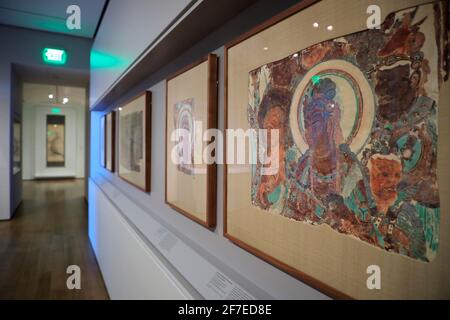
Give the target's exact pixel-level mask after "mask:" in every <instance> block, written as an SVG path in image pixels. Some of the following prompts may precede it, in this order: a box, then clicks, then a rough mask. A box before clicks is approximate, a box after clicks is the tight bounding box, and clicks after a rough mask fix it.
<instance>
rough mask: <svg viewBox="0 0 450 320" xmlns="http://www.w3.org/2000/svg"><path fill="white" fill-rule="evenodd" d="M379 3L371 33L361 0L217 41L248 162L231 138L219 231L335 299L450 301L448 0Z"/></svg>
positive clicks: (228, 117) (304, 10)
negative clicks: (373, 279) (444, 139)
mask: <svg viewBox="0 0 450 320" xmlns="http://www.w3.org/2000/svg"><path fill="white" fill-rule="evenodd" d="M377 4H378V5H379V6H380V8H381V12H382V13H383V14H384V16H383V20H382V21H381V22H382V23H381V25H379V26H378V28H372V29H367V24H366V20H367V14H366V13H365V12H366V9H367V7H368V6H369V5H370V1H359V2H355V1H352V0H342V1H332V0H330V1H326V0H324V1H320V2H318V1H302V2H300V3H299V4H298V5H296V6H294V7H292V8H291V9H290V10H288V11H286V12H284V13H282V14H280V15H279V16H277V17H274V18H273V19H272V20H271V21H268V22H266V23H265V24H263V25H261V26H259V27H258V28H256V29H255V30H253V31H251V32H249V33H248V34H245V35H243V36H242V37H240V38H239V39H237V40H236V41H233V42H232V43H230V44H229V45H227V46H226V50H225V51H226V63H225V64H226V67H225V72H226V81H227V82H226V93H225V97H226V110H225V122H226V125H225V126H226V129H227V130H231V129H234V130H238V129H243V130H244V131H246V132H247V131H248V130H249V132H252V133H255V134H254V135H250V134H249V135H248V136H251V137H253V138H251V139H248V140H249V143H248V146H250V147H249V148H244V149H243V150H237V152H239V151H242V152H243V153H245V155H246V158H247V159H256V160H255V161H253V162H250V161H248V162H247V163H246V164H236V161H235V159H234V157H232V156H231V155H234V153H235V151H236V150H235V149H237V148H238V147H236V145H235V144H232V143H233V141H231V139H230V138H229V137H227V141H226V143H225V146H226V148H227V150H226V151H225V155H226V163H227V165H226V169H225V183H224V190H225V198H224V226H225V230H224V233H225V236H226V237H227V238H228V239H230V240H231V241H232V242H234V243H235V244H237V245H238V246H240V247H242V248H244V249H245V250H248V251H250V252H251V253H253V254H255V255H257V256H258V257H260V258H262V259H264V260H266V261H267V262H269V263H271V264H273V265H274V266H276V267H278V268H280V269H282V270H284V271H286V272H288V273H290V274H291V275H293V276H295V277H297V278H299V279H300V280H302V281H303V282H305V283H307V284H309V285H311V286H313V287H315V288H317V289H319V290H321V291H322V292H324V293H326V294H328V295H330V296H332V297H336V298H356V299H360V298H361V299H395V298H397V299H398V298H405V299H430V298H440V299H442V298H450V286H448V279H449V278H450V269H449V268H448V265H449V264H450V228H449V227H450V217H449V215H448V212H445V213H442V212H441V202H440V201H441V200H442V201H448V200H447V197H445V198H444V197H443V198H441V199H440V197H439V190H440V189H439V188H438V179H439V181H440V184H439V186H440V188H441V189H442V188H444V189H445V190H448V188H449V182H448V181H450V180H449V171H450V170H449V163H448V161H447V163H442V162H439V163H438V161H437V155H438V153H437V150H438V148H437V147H438V136H439V134H438V126H437V124H438V115H439V116H444V117H445V116H446V117H448V112H447V111H442V109H448V107H449V106H448V100H447V101H446V99H442V96H443V95H445V94H447V95H446V96H448V92H449V89H450V88H449V83H448V82H445V79H446V78H447V75H448V70H446V69H447V68H446V67H445V66H446V65H448V64H447V61H446V58H447V51H446V50H447V49H446V48H447V40H446V39H445V38H446V37H447V35H448V26H447V25H445V24H444V23H443V22H445V21H446V20H447V19H444V18H443V17H444V16H445V15H446V14H448V6H447V5H448V2H445V1H437V2H434V3H427V1H396V2H392V1H379V2H377ZM358 17H361V18H358ZM324 22H326V23H327V24H325V25H324ZM440 98H441V99H440ZM440 104H444V105H445V106H444V108H440V109H439V105H440ZM438 109H439V112H438ZM444 113H446V115H445V114H444ZM442 114H444V115H442ZM444 122H445V121H442V124H443V125H444V126H445V127H444V128H442V127H441V126H440V127H439V130H446V131H445V132H449V130H448V128H449V125H448V121H446V122H445V124H444ZM274 136H275V138H274V139H273V137H274ZM263 142H268V143H270V144H269V147H266V145H264V144H263ZM230 146H231V147H230ZM230 149H232V151H233V152H232V153H230V152H229V150H230ZM261 150H262V151H264V152H261ZM440 152H444V154H447V155H448V154H449V147H448V146H447V145H444V144H442V143H441V144H440ZM268 160H270V161H268ZM269 169H271V170H269ZM438 171H439V174H440V175H439V178H438V175H437V172H438ZM443 207H444V208H448V202H447V204H446V205H444V206H443ZM374 266H375V270H380V271H381V274H382V278H381V280H380V288H379V290H371V289H374V288H372V287H371V284H369V281H368V279H369V276H370V272H373V271H371V270H374V269H373V268H374ZM371 268H372V269H371ZM368 273H369V274H368ZM444 283H447V284H445V285H444ZM377 289H378V288H377Z"/></svg>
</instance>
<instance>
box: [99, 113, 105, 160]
mask: <svg viewBox="0 0 450 320" xmlns="http://www.w3.org/2000/svg"><path fill="white" fill-rule="evenodd" d="M100 165H101V166H102V167H103V168H106V116H102V117H101V119H100Z"/></svg>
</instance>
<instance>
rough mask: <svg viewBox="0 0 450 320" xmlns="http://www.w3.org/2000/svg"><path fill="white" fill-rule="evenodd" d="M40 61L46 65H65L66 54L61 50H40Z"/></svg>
mask: <svg viewBox="0 0 450 320" xmlns="http://www.w3.org/2000/svg"><path fill="white" fill-rule="evenodd" d="M42 59H44V62H45V63H48V64H59V65H63V64H66V61H67V53H66V51H65V50H62V49H54V48H45V49H44V50H42Z"/></svg>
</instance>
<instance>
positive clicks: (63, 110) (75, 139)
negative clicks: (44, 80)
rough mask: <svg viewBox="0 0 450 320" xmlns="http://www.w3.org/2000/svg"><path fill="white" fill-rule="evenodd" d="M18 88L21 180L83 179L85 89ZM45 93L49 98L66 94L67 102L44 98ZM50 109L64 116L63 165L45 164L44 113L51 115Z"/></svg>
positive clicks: (42, 86) (36, 86) (30, 86)
mask: <svg viewBox="0 0 450 320" xmlns="http://www.w3.org/2000/svg"><path fill="white" fill-rule="evenodd" d="M22 91H23V106H22V114H23V120H22V121H23V145H22V148H23V149H22V154H23V164H22V170H23V173H22V177H23V179H24V180H31V179H35V178H60V177H74V178H84V176H85V128H86V125H85V119H86V117H85V112H86V89H84V88H76V87H66V86H58V87H57V88H56V86H54V85H44V84H35V83H24V85H23V90H22ZM57 92H58V94H57ZM49 94H53V95H54V97H55V98H54V99H53V100H56V99H57V97H59V100H61V99H62V97H68V98H69V102H68V103H67V104H65V105H64V104H62V103H57V102H53V101H51V100H50V99H49V98H48V95H49ZM54 109H59V111H60V112H59V113H57V114H59V115H64V116H65V117H66V133H65V140H66V141H65V145H66V149H65V151H66V164H65V166H64V167H62V168H47V166H46V148H47V146H46V132H47V129H46V115H48V114H54V113H53V112H52V111H54Z"/></svg>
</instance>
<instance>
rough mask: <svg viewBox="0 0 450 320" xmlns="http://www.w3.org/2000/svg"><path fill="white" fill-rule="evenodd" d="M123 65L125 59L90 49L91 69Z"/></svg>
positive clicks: (112, 67)
mask: <svg viewBox="0 0 450 320" xmlns="http://www.w3.org/2000/svg"><path fill="white" fill-rule="evenodd" d="M124 65H125V61H124V60H123V59H121V58H119V57H116V56H113V55H110V54H107V53H104V52H99V51H95V50H92V51H91V69H114V68H119V67H121V66H124Z"/></svg>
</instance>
